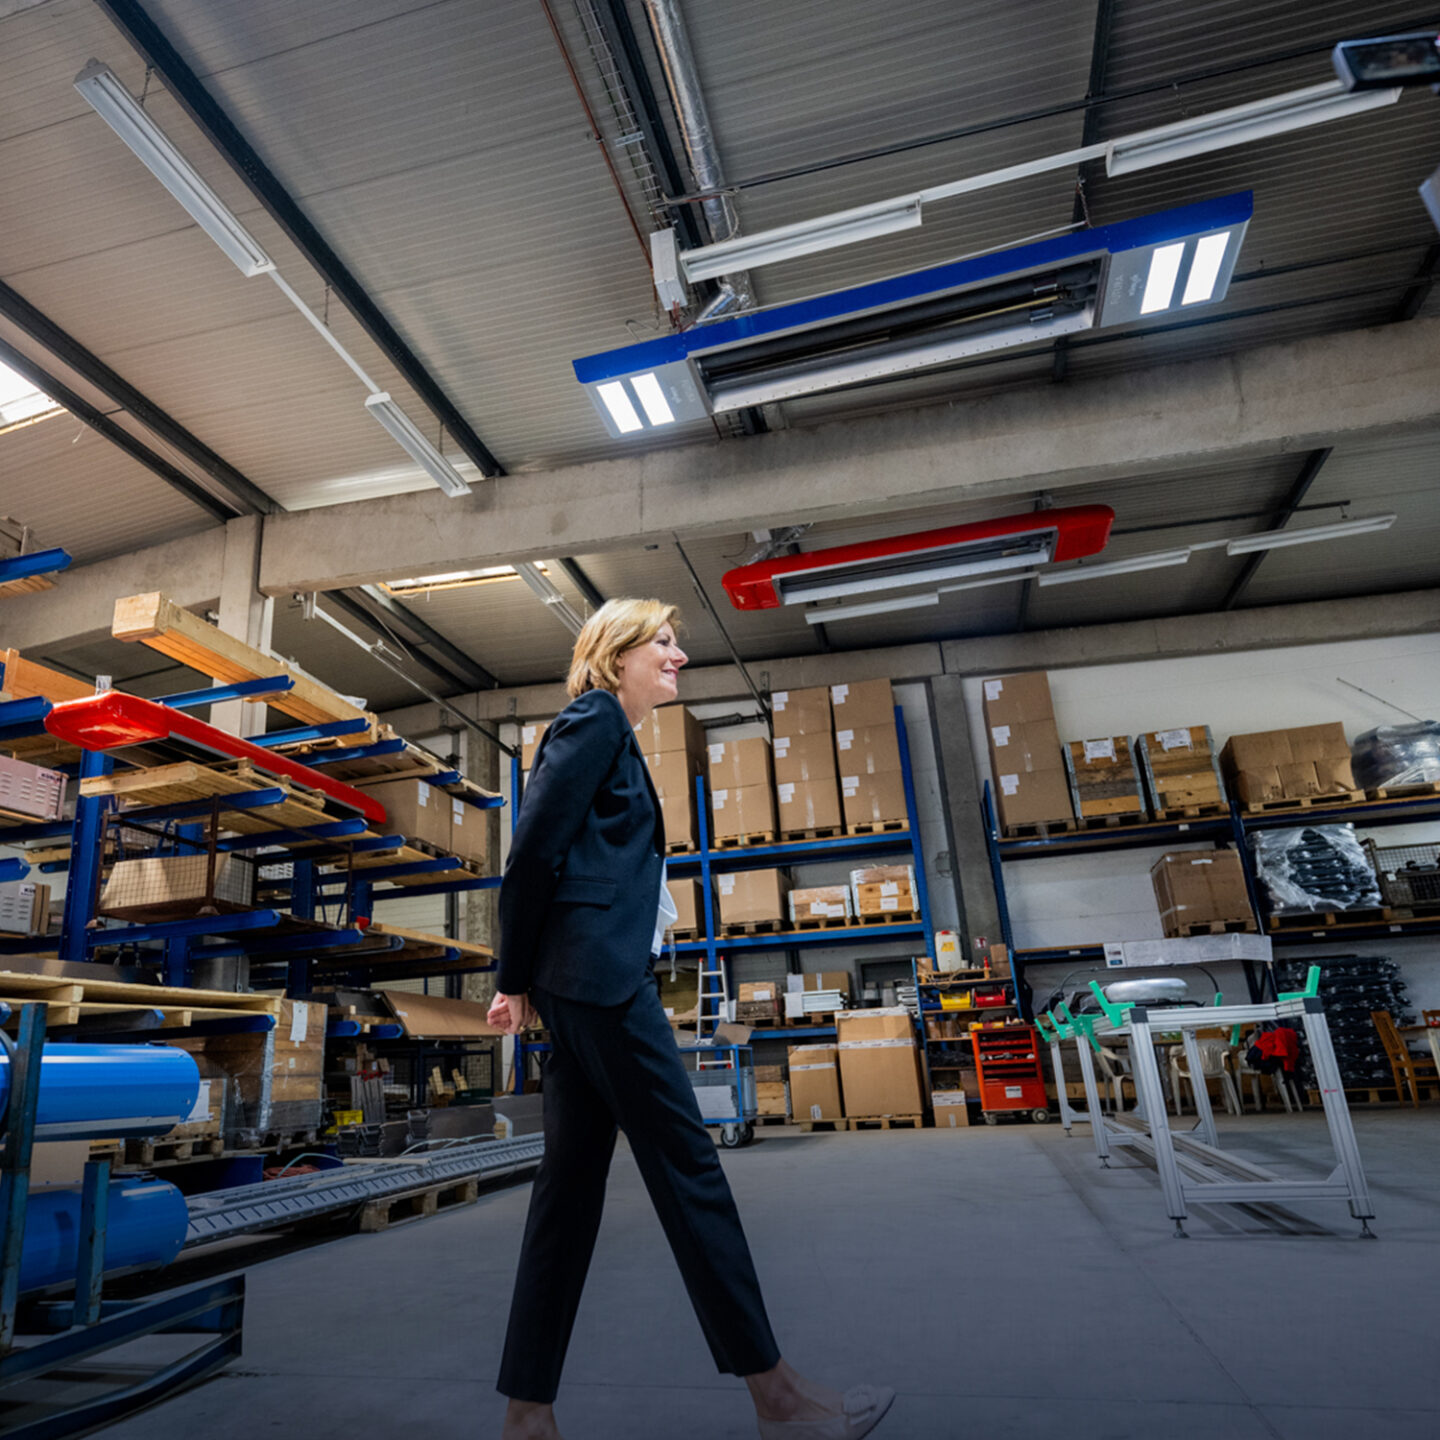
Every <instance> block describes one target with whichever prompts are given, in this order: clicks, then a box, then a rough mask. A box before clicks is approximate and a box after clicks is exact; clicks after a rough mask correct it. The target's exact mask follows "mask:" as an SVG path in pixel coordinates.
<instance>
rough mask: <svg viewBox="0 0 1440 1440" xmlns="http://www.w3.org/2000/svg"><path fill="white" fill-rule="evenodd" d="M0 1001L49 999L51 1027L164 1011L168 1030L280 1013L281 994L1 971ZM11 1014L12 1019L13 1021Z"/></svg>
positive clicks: (14, 1006)
mask: <svg viewBox="0 0 1440 1440" xmlns="http://www.w3.org/2000/svg"><path fill="white" fill-rule="evenodd" d="M0 1000H3V1001H4V1002H5V1003H7V1004H8V1005H9V1006H10V1008H11V1010H12V1011H18V1009H19V1007H20V1006H21V1005H27V1004H31V1003H33V1002H35V1001H44V1002H45V1003H46V1004H47V1005H48V1006H49V1009H48V1011H47V1013H46V1020H47V1022H48V1023H49V1024H51V1025H74V1024H76V1023H78V1021H79V1020H80V1018H81V1016H82V1015H101V1014H116V1013H119V1012H122V1011H126V1010H160V1011H162V1012H164V1015H165V1028H167V1029H174V1028H176V1027H179V1026H185V1025H189V1024H191V1023H192V1022H193V1021H194V1020H214V1019H223V1018H225V1017H227V1016H233V1015H236V1014H241V1015H278V1014H279V1013H280V997H279V996H278V995H258V994H254V993H245V994H239V993H236V992H234V991H230V990H192V989H189V988H187V987H183V986H170V985H132V984H129V983H127V982H125V981H121V980H90V979H85V980H72V979H69V978H64V979H62V978H60V977H58V976H53V975H36V974H33V973H31V972H29V971H17V970H0ZM14 1018H15V1017H14V1016H13V1015H12V1019H11V1023H14Z"/></svg>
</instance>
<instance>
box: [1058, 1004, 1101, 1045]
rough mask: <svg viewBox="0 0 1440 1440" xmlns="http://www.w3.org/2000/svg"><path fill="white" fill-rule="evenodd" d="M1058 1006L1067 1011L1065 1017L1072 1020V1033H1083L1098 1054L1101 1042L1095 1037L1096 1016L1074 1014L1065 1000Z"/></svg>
mask: <svg viewBox="0 0 1440 1440" xmlns="http://www.w3.org/2000/svg"><path fill="white" fill-rule="evenodd" d="M1058 1008H1059V1009H1061V1010H1063V1011H1064V1012H1065V1018H1066V1020H1068V1021H1069V1022H1070V1033H1071V1035H1083V1036H1084V1037H1085V1038H1086V1040H1088V1041H1089V1042H1090V1048H1091V1049H1092V1050H1093V1051H1094V1052H1095V1053H1096V1054H1097V1055H1098V1054H1099V1053H1100V1042H1099V1041H1098V1040H1097V1039H1096V1038H1095V1017H1094V1016H1093V1015H1072V1014H1071V1013H1070V1007H1069V1006H1068V1005H1067V1004H1066V1003H1065V1002H1064V1001H1063V1000H1062V1001H1061V1002H1060V1005H1059V1007H1058Z"/></svg>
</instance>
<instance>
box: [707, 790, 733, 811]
mask: <svg viewBox="0 0 1440 1440" xmlns="http://www.w3.org/2000/svg"><path fill="white" fill-rule="evenodd" d="M729 798H730V792H729V791H728V790H712V791H711V792H710V803H711V804H712V805H713V806H714V807H715V809H717V810H723V809H724V808H725V802H726V800H728V799H729Z"/></svg>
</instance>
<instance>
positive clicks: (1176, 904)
mask: <svg viewBox="0 0 1440 1440" xmlns="http://www.w3.org/2000/svg"><path fill="white" fill-rule="evenodd" d="M1150 880H1151V883H1152V884H1153V885H1154V886H1155V900H1156V903H1157V904H1158V905H1159V907H1160V924H1161V926H1162V927H1163V928H1164V931H1165V934H1166V935H1167V936H1171V937H1182V936H1188V935H1194V934H1209V933H1210V932H1211V929H1212V928H1213V927H1215V926H1220V927H1222V928H1223V927H1225V926H1232V927H1233V926H1234V925H1236V924H1239V923H1243V924H1246V925H1248V926H1249V928H1250V929H1252V930H1253V929H1256V928H1257V927H1256V924H1255V916H1254V912H1253V911H1252V910H1251V908H1250V892H1249V891H1248V890H1247V889H1246V888H1245V872H1244V870H1242V869H1241V866H1240V857H1239V855H1237V854H1236V853H1235V851H1233V850H1213V851H1204V852H1196V851H1186V852H1183V853H1180V854H1175V855H1162V856H1161V857H1160V858H1159V859H1158V860H1157V861H1156V862H1155V863H1154V864H1153V865H1152V866H1151V867H1150Z"/></svg>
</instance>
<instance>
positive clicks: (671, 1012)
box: [665, 1005, 675, 1020]
mask: <svg viewBox="0 0 1440 1440" xmlns="http://www.w3.org/2000/svg"><path fill="white" fill-rule="evenodd" d="M665 1018H666V1019H667V1020H673V1019H674V1018H675V1007H674V1006H673V1005H667V1006H666V1007H665Z"/></svg>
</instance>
